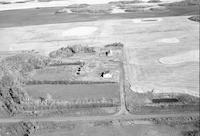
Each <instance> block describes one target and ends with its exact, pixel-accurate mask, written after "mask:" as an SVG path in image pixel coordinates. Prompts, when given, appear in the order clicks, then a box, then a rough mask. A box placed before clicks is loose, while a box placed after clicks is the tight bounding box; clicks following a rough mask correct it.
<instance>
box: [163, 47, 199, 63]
mask: <svg viewBox="0 0 200 136" xmlns="http://www.w3.org/2000/svg"><path fill="white" fill-rule="evenodd" d="M159 61H160V62H161V63H163V64H168V65H172V64H178V63H184V62H199V50H192V51H188V52H185V53H181V54H177V55H174V56H169V57H163V58H160V59H159Z"/></svg>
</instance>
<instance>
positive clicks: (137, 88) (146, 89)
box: [130, 86, 199, 97]
mask: <svg viewBox="0 0 200 136" xmlns="http://www.w3.org/2000/svg"><path fill="white" fill-rule="evenodd" d="M130 89H131V90H132V91H133V92H137V93H148V92H152V93H155V94H163V93H177V94H189V95H192V96H195V97H199V91H195V90H187V89H180V88H173V87H158V88H157V87H141V86H131V87H130Z"/></svg>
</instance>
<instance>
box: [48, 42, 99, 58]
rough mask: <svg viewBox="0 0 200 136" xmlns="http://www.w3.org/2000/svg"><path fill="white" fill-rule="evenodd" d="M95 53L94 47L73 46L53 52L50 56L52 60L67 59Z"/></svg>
mask: <svg viewBox="0 0 200 136" xmlns="http://www.w3.org/2000/svg"><path fill="white" fill-rule="evenodd" d="M93 52H95V50H94V48H93V47H88V46H81V45H79V44H78V45H73V46H68V47H62V48H60V49H58V50H56V51H52V52H50V53H49V56H50V57H51V58H57V57H61V58H65V57H71V56H73V55H74V54H76V53H93Z"/></svg>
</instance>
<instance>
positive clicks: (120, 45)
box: [104, 42, 124, 48]
mask: <svg viewBox="0 0 200 136" xmlns="http://www.w3.org/2000/svg"><path fill="white" fill-rule="evenodd" d="M104 47H106V48H108V47H118V48H123V47H124V45H123V44H122V43H120V42H118V43H117V42H116V43H112V44H107V45H105V46H104Z"/></svg>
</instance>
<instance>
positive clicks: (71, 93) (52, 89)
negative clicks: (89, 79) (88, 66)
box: [25, 84, 119, 100]
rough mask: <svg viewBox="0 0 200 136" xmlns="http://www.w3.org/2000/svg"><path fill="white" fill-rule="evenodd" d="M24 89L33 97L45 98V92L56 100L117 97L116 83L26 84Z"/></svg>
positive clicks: (117, 88)
mask: <svg viewBox="0 0 200 136" xmlns="http://www.w3.org/2000/svg"><path fill="white" fill-rule="evenodd" d="M25 89H26V91H27V92H28V94H29V95H30V96H31V97H33V98H39V97H44V98H45V97H46V96H47V94H49V95H51V96H52V98H53V99H57V100H58V99H60V100H70V99H84V98H91V99H96V98H102V97H105V98H111V99H112V98H119V85H118V84H91V85H89V84H86V85H84V84H75V85H27V86H26V87H25Z"/></svg>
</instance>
